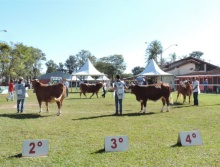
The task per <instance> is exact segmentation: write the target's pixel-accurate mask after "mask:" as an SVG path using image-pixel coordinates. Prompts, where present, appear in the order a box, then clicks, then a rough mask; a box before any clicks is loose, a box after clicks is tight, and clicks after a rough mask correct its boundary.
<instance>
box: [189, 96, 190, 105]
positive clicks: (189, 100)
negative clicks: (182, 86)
mask: <svg viewBox="0 0 220 167" xmlns="http://www.w3.org/2000/svg"><path fill="white" fill-rule="evenodd" d="M189 104H190V96H189Z"/></svg>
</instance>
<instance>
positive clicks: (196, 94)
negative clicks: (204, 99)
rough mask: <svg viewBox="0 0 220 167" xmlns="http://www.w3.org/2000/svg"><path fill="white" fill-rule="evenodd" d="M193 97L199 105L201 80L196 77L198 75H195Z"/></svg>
mask: <svg viewBox="0 0 220 167" xmlns="http://www.w3.org/2000/svg"><path fill="white" fill-rule="evenodd" d="M192 86H193V90H192V91H193V98H194V106H198V105H199V100H198V94H199V93H200V88H199V81H198V80H197V79H196V77H193V83H192Z"/></svg>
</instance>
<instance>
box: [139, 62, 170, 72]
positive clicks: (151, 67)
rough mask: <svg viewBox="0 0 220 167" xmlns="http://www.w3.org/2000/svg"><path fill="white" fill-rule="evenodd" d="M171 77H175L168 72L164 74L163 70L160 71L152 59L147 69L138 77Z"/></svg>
mask: <svg viewBox="0 0 220 167" xmlns="http://www.w3.org/2000/svg"><path fill="white" fill-rule="evenodd" d="M140 75H142V76H158V75H159V76H163V75H165V76H169V75H173V74H170V73H167V72H164V71H163V70H161V69H160V67H159V66H158V65H157V64H156V63H155V61H154V60H153V59H151V60H150V61H149V63H148V65H147V67H146V68H145V69H144V71H142V72H141V73H140V74H138V76H140Z"/></svg>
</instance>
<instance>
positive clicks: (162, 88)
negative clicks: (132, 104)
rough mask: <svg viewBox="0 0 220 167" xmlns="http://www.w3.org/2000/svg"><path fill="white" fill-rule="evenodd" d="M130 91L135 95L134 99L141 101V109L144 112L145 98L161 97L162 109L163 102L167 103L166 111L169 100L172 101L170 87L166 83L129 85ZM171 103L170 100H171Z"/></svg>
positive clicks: (157, 98) (154, 99) (154, 98)
mask: <svg viewBox="0 0 220 167" xmlns="http://www.w3.org/2000/svg"><path fill="white" fill-rule="evenodd" d="M129 88H130V89H131V93H132V94H134V95H135V96H136V100H137V101H140V102H141V110H143V106H144V113H146V105H147V100H153V101H157V100H159V99H160V98H161V100H162V103H163V107H162V109H161V112H163V110H164V106H165V103H166V104H167V111H169V110H170V100H171V101H172V99H170V98H172V96H170V95H171V87H170V85H169V84H168V83H157V84H152V85H140V86H139V85H131V86H129ZM171 103H172V102H171Z"/></svg>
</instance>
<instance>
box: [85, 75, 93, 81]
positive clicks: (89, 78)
mask: <svg viewBox="0 0 220 167" xmlns="http://www.w3.org/2000/svg"><path fill="white" fill-rule="evenodd" d="M84 80H87V81H94V80H95V79H94V78H92V77H91V76H85V78H84Z"/></svg>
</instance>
